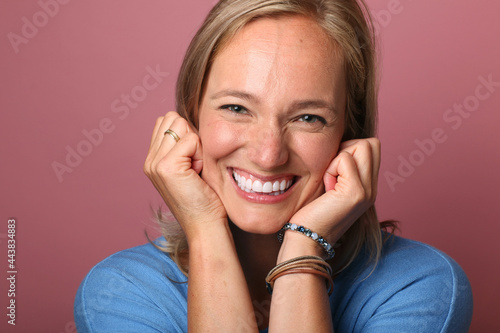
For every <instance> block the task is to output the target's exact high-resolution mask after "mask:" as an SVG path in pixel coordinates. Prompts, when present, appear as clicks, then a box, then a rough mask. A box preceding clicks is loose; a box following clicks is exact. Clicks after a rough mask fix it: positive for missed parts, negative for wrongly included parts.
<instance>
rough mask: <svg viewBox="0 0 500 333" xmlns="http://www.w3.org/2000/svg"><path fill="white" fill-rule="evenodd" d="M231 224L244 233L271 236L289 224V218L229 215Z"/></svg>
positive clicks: (261, 215) (260, 215)
mask: <svg viewBox="0 0 500 333" xmlns="http://www.w3.org/2000/svg"><path fill="white" fill-rule="evenodd" d="M228 216H229V220H230V222H232V223H233V224H234V225H235V226H236V227H238V228H239V229H241V230H242V231H245V232H248V233H252V234H260V235H270V234H275V233H277V232H278V231H280V229H281V228H282V227H283V225H285V223H286V222H288V220H289V218H286V217H283V216H273V215H272V214H256V215H254V216H248V215H247V216H245V215H243V214H241V213H240V214H228Z"/></svg>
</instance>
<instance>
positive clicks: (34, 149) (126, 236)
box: [0, 0, 500, 333]
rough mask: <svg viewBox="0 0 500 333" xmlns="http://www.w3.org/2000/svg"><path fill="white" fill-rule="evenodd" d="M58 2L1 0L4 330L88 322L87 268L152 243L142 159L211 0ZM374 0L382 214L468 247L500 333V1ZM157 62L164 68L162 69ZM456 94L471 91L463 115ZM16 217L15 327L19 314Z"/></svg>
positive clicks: (473, 273) (449, 246)
mask: <svg viewBox="0 0 500 333" xmlns="http://www.w3.org/2000/svg"><path fill="white" fill-rule="evenodd" d="M59 1H60V2H55V0H41V1H40V2H37V1H33V0H32V1H15V0H4V1H2V4H1V5H0V7H1V9H0V36H1V40H0V59H1V61H0V78H1V79H0V80H1V81H0V82H1V89H0V110H1V111H0V126H1V130H0V135H1V140H0V158H1V164H0V165H1V168H2V169H1V173H0V181H1V183H0V189H1V194H0V195H1V197H0V218H1V226H0V243H1V245H0V252H1V255H0V262H1V264H0V268H1V274H0V275H1V276H2V278H1V279H0V281H1V282H0V309H3V310H0V318H1V319H0V330H1V331H2V332H54V333H60V332H65V333H66V332H74V326H73V314H72V305H73V299H74V295H75V293H76V290H77V288H78V285H79V283H80V282H81V280H82V278H83V277H84V275H85V274H86V273H87V272H88V270H89V269H90V268H91V267H92V266H93V265H94V264H96V263H97V262H98V261H100V260H102V259H104V258H105V257H106V256H108V255H110V254H112V253H114V252H116V251H118V250H121V249H124V248H128V247H132V246H135V245H138V244H142V243H144V242H145V237H144V233H143V232H144V230H145V229H147V230H149V232H150V233H152V235H155V231H154V224H153V223H152V222H151V221H150V211H149V207H150V205H152V206H153V207H156V206H157V205H159V204H160V203H161V199H160V198H159V196H158V195H157V193H156V192H155V190H154V188H153V186H152V185H151V184H150V183H149V181H148V180H147V179H146V177H145V176H144V175H143V173H142V163H143V160H144V158H145V155H146V151H147V148H148V144H149V139H150V133H151V131H152V128H153V125H154V121H155V119H156V117H158V116H159V115H162V114H164V113H165V112H166V111H168V110H171V109H173V107H174V100H173V96H174V94H173V91H174V84H175V79H176V75H177V72H178V68H179V66H180V62H181V59H182V57H183V54H184V52H185V49H186V47H187V44H188V41H189V40H190V38H191V37H192V36H193V34H194V32H195V31H196V29H197V27H198V26H199V24H200V23H201V21H202V19H203V18H204V16H205V15H206V13H207V12H208V10H209V7H211V5H212V4H213V1H201V0H196V1H195V0H184V1H172V0H167V1H159V0H155V1H130V0H127V1H125V0H120V1H118V0H110V1H95V0H94V1H67V0H64V1H63V0H59ZM368 3H369V5H370V6H371V7H372V9H373V11H374V12H375V13H376V14H377V15H376V17H377V22H378V23H377V24H378V26H379V32H380V33H379V37H380V38H381V54H382V56H383V61H382V69H381V74H382V79H381V93H380V118H381V121H380V130H379V133H380V134H379V135H380V138H381V140H382V144H383V163H382V169H381V175H380V182H379V187H380V191H379V197H378V202H377V203H378V207H379V214H380V217H381V218H382V219H387V218H394V219H397V220H399V221H401V229H402V234H403V235H404V236H406V237H409V238H414V239H417V240H421V241H424V242H427V243H430V244H432V245H434V246H436V247H438V248H439V249H442V250H443V251H445V252H447V253H448V254H450V255H451V256H452V257H454V258H455V259H456V260H457V261H458V263H459V264H460V265H461V266H462V267H463V268H464V270H465V271H466V273H467V274H468V276H469V278H470V281H471V283H472V287H473V293H474V302H475V304H474V305H475V308H474V317H473V324H472V329H471V332H493V331H498V330H500V323H499V321H498V310H500V307H499V306H498V299H499V298H500V293H499V289H500V288H499V286H498V282H499V281H500V265H499V263H500V262H499V261H500V260H499V257H500V245H499V244H500V242H499V234H500V225H499V224H498V222H497V220H498V216H499V215H500V208H499V207H500V204H499V203H498V200H499V199H500V196H499V190H498V189H499V188H500V176H499V175H498V170H499V167H500V154H499V144H500V135H499V134H498V127H499V123H500V115H499V113H498V112H499V111H500V110H499V105H500V87H499V86H498V85H497V86H493V87H489V89H490V90H488V88H485V87H484V86H483V87H480V85H481V79H480V77H483V78H484V79H488V77H489V76H490V77H491V79H492V80H493V81H495V82H500V45H499V39H498V32H500V21H499V20H498V17H497V16H498V13H500V4H498V2H496V1H489V0H476V1H466V0H453V1H451V0H439V1H436V0H422V1H411V0H369V1H368ZM43 4H51V5H47V6H45V7H46V11H47V12H49V14H50V15H49V14H44V12H43V9H42V7H43ZM54 4H57V6H56V5H54ZM26 22H28V23H26ZM33 23H35V24H37V25H38V26H36V25H35V26H34V28H35V29H36V30H33V27H31V29H30V25H31V24H33ZM11 40H13V41H14V42H11ZM147 68H150V70H155V69H158V70H159V71H160V72H162V73H161V74H160V76H158V77H157V79H156V80H155V79H154V78H151V77H149V76H148V70H147ZM166 73H169V74H168V75H167V74H166ZM144 80H145V81H144ZM125 95H131V96H132V97H131V99H130V102H129V105H127V104H126V102H124V101H122V96H125ZM476 95H477V96H478V97H480V98H478V97H475V96H476ZM455 104H456V105H457V106H459V105H460V104H465V107H464V108H463V110H464V111H462V114H463V116H459V113H455V112H454V111H453V107H454V105H455ZM450 109H451V111H448V110H450ZM468 110H470V111H468ZM97 128H100V129H99V131H100V133H102V134H99V133H98V132H97V131H96V130H95V129H97ZM86 131H87V132H86ZM433 132H435V133H434V135H433V134H432V133H433ZM84 133H87V134H88V133H91V134H93V135H94V136H93V141H94V143H93V144H90V143H89V140H88V139H87V138H86V136H85V134H84ZM101 135H102V137H101ZM416 140H417V141H416ZM430 140H433V143H431V141H430ZM416 142H420V146H422V147H423V148H419V145H418V144H417V143H416ZM68 147H69V148H68ZM68 149H73V150H77V151H80V152H81V153H82V154H84V155H86V156H83V157H81V160H77V159H75V157H73V160H70V161H69V162H70V163H72V167H69V166H68V167H67V169H66V171H67V172H66V171H65V172H63V173H62V175H59V178H58V176H57V175H56V173H55V171H54V169H53V163H54V162H57V163H60V166H61V165H63V164H66V165H67V162H66V156H67V154H68ZM402 161H407V162H402ZM406 163H413V166H412V165H411V164H407V165H405V164H406ZM69 171H71V172H69ZM387 177H389V179H388V178H387ZM397 177H399V178H397ZM11 217H14V218H15V219H16V221H17V228H16V241H17V243H16V244H17V248H16V250H17V256H16V260H17V261H16V264H17V269H18V274H17V281H16V298H15V300H16V304H17V307H16V315H17V316H16V324H17V325H16V326H15V327H12V326H10V325H7V318H6V313H7V312H6V306H7V304H8V297H7V287H8V285H7V283H6V279H5V276H6V275H7V273H6V271H7V220H8V219H9V218H11Z"/></svg>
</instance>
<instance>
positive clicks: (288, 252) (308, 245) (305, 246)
mask: <svg viewBox="0 0 500 333" xmlns="http://www.w3.org/2000/svg"><path fill="white" fill-rule="evenodd" d="M305 255H310V256H318V257H323V256H324V255H325V252H324V250H323V248H322V247H321V246H319V245H318V243H316V242H315V241H314V240H312V239H310V238H308V237H305V236H304V235H301V234H300V233H297V232H294V231H290V230H286V231H285V232H284V234H283V243H282V245H281V248H280V251H279V253H278V259H277V263H278V264H279V263H281V262H283V261H285V260H289V259H292V258H295V257H299V256H305Z"/></svg>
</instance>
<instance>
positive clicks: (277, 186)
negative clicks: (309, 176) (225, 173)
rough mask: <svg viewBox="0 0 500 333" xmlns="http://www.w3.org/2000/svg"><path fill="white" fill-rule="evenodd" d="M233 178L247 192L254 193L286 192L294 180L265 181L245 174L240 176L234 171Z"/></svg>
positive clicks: (277, 193)
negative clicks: (247, 177) (253, 179)
mask: <svg viewBox="0 0 500 333" xmlns="http://www.w3.org/2000/svg"><path fill="white" fill-rule="evenodd" d="M233 178H234V180H235V181H236V183H237V184H238V187H239V188H240V189H242V190H243V191H245V192H252V193H266V194H269V195H279V194H282V193H284V192H285V191H286V190H287V189H288V188H290V186H292V180H288V181H287V180H285V179H283V180H282V181H281V182H280V181H278V180H276V181H274V182H264V184H263V182H262V181H260V180H255V181H253V182H252V180H251V179H250V178H249V179H246V178H245V177H244V176H240V175H239V174H237V173H236V172H234V171H233Z"/></svg>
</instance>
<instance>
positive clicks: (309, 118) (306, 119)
mask: <svg viewBox="0 0 500 333" xmlns="http://www.w3.org/2000/svg"><path fill="white" fill-rule="evenodd" d="M299 121H303V122H305V123H309V124H312V123H316V122H318V121H319V122H321V123H322V124H325V123H326V121H325V119H324V118H323V117H319V116H315V115H312V114H305V115H303V116H300V118H299Z"/></svg>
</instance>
